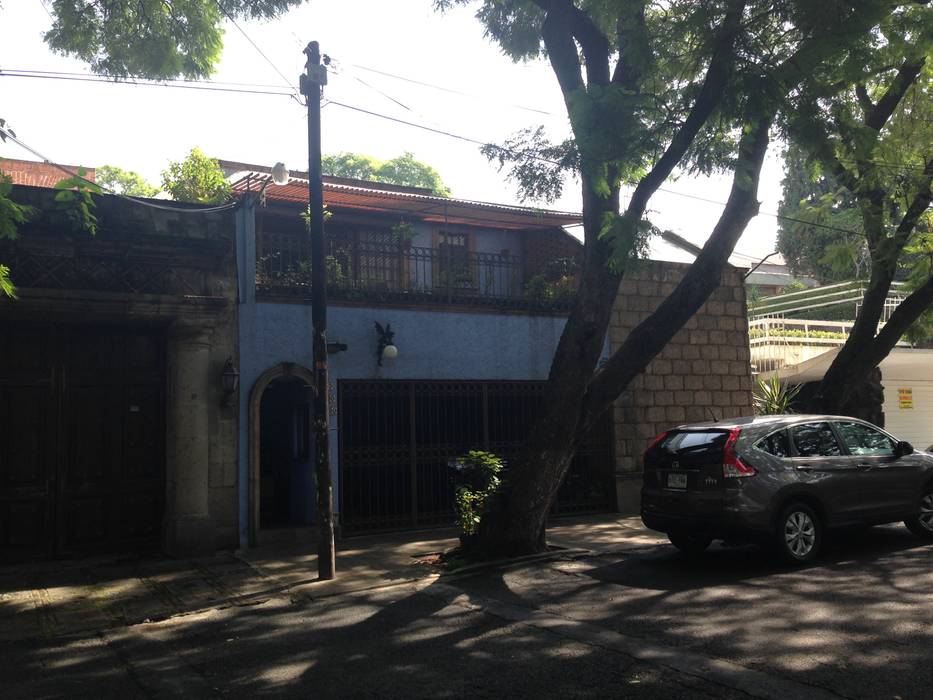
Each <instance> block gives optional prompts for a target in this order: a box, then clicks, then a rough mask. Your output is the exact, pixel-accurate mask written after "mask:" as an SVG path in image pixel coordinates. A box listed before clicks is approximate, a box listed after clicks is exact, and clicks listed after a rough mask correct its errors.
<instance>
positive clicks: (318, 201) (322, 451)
mask: <svg viewBox="0 0 933 700" xmlns="http://www.w3.org/2000/svg"><path fill="white" fill-rule="evenodd" d="M304 53H305V55H306V56H307V57H308V60H307V63H305V73H304V75H302V76H301V94H302V95H304V96H305V98H306V99H307V102H308V201H309V202H310V205H311V212H310V213H311V217H310V231H309V233H310V236H311V325H312V327H313V340H312V343H313V346H312V353H313V355H312V357H313V359H314V477H315V482H316V483H317V517H318V521H319V523H320V528H321V532H320V542H319V544H318V555H317V571H318V578H320V579H322V580H330V579H332V578H334V574H335V570H336V555H335V553H334V493H333V484H332V483H331V478H330V445H329V438H330V436H329V433H328V419H329V417H330V412H329V410H328V405H327V403H328V401H327V399H328V391H327V279H326V275H327V272H326V266H325V264H324V192H323V187H322V185H321V90H322V88H323V87H324V86H325V85H326V84H327V68H326V67H325V66H322V65H321V49H320V47H319V46H318V43H317V42H316V41H312V42H311V43H310V44H308V46H307V47H306V48H305V51H304Z"/></svg>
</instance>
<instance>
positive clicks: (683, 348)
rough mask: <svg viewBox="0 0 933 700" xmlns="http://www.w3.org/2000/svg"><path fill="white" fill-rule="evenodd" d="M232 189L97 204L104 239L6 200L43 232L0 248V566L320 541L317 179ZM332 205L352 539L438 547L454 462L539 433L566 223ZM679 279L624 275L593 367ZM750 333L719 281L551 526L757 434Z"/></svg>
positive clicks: (602, 443)
mask: <svg viewBox="0 0 933 700" xmlns="http://www.w3.org/2000/svg"><path fill="white" fill-rule="evenodd" d="M225 166H226V168H227V170H228V173H229V176H230V180H231V182H232V183H233V186H234V192H235V201H233V202H231V203H230V204H229V205H224V206H222V207H220V208H216V207H202V206H194V205H186V204H179V203H174V202H166V201H164V200H141V199H139V198H125V197H118V196H110V195H101V196H96V195H95V197H94V200H95V203H96V206H95V213H96V215H97V217H98V230H97V233H96V235H90V234H89V233H88V232H87V231H86V230H84V228H83V227H82V226H81V225H80V221H78V220H77V219H76V218H75V217H74V216H73V211H69V210H68V209H67V207H63V205H62V203H60V202H56V199H55V195H56V194H57V190H54V189H50V188H49V187H47V186H45V185H48V184H49V183H50V182H51V180H52V179H53V177H57V175H54V173H46V175H47V176H48V178H49V180H48V181H41V183H42V185H43V186H36V184H37V183H39V182H40V181H39V180H29V182H33V185H17V186H16V187H15V188H14V193H13V194H14V197H15V199H17V200H18V201H20V202H23V203H25V204H30V205H32V206H34V207H35V209H36V212H37V213H36V215H35V216H34V217H33V218H32V219H30V221H29V222H28V223H27V224H25V225H23V226H22V227H21V233H22V235H21V237H20V238H19V239H18V240H16V241H3V242H0V261H2V262H3V263H4V264H8V265H9V266H10V267H11V268H12V275H13V280H14V282H15V283H16V284H17V286H18V291H19V298H18V299H17V300H15V301H13V300H8V299H2V300H0V323H2V324H3V330H4V332H3V333H2V334H0V425H2V426H3V430H4V439H3V440H2V441H0V560H3V561H13V560H24V559H36V558H49V557H65V556H69V557H70V556H85V555H88V554H97V553H102V552H108V551H126V550H134V551H135V550H138V549H140V548H152V549H155V548H161V549H162V550H163V551H164V552H166V553H168V554H171V555H178V556H188V555H196V554H207V553H210V552H212V551H214V550H215V549H218V548H219V549H233V548H236V547H238V546H249V545H254V544H258V543H262V542H266V541H275V540H292V541H294V540H301V539H305V538H311V537H313V536H314V531H315V528H314V527H313V524H314V519H315V512H314V485H313V479H312V465H311V454H312V431H311V425H312V423H311V421H312V418H313V416H312V415H311V403H312V402H311V396H310V389H309V386H310V382H311V371H310V369H309V368H310V367H311V365H312V362H311V318H310V305H309V303H308V302H309V299H308V290H309V288H308V275H307V263H308V246H307V242H306V241H307V231H306V226H305V223H304V221H303V219H302V216H301V214H302V213H303V212H305V211H306V210H307V206H308V204H307V202H308V200H307V180H306V179H302V178H300V177H298V178H295V179H293V180H292V181H291V182H290V183H289V184H287V185H283V186H277V185H274V184H270V180H271V178H270V176H269V173H268V171H267V170H264V169H262V168H258V167H254V166H247V165H243V164H237V163H225ZM37 168H38V170H41V168H40V167H39V166H35V167H33V166H28V167H25V168H23V169H22V171H23V172H26V171H27V170H29V171H30V172H31V173H32V175H30V177H35V176H37V172H36V169H37ZM39 174H41V173H39ZM325 202H326V204H327V210H328V214H329V218H328V220H327V223H326V234H327V246H328V251H327V252H328V257H327V268H328V280H327V292H328V295H329V297H330V300H329V307H330V308H329V334H328V341H329V345H328V350H329V352H330V353H331V355H330V358H329V366H330V390H329V398H330V415H329V416H328V417H327V419H328V425H329V429H330V431H331V433H330V435H331V443H330V444H331V445H332V450H331V468H332V470H333V476H334V479H333V481H334V484H335V494H334V495H335V506H336V510H337V514H338V521H339V527H340V530H341V534H342V535H344V536H349V535H353V534H359V533H366V532H373V531H379V530H390V529H402V528H415V527H424V526H431V525H438V524H448V523H450V522H451V520H452V512H451V508H452V485H451V482H450V478H449V467H448V462H449V460H450V459H451V458H453V457H456V456H457V455H459V454H461V453H463V452H464V451H465V450H468V449H476V448H480V449H487V450H490V451H492V452H495V453H498V454H500V455H503V456H504V457H506V458H508V457H509V456H511V455H512V454H514V453H515V451H516V449H517V448H518V446H519V445H520V444H521V442H522V441H523V439H524V437H525V436H526V434H527V432H528V429H529V426H530V424H531V421H532V420H533V418H534V415H535V411H536V407H537V405H538V403H539V402H540V397H541V395H542V388H543V383H544V381H545V379H546V378H547V375H548V372H549V368H550V363H551V358H552V356H553V353H554V350H555V348H556V346H557V342H558V340H559V338H560V334H561V332H562V330H563V326H564V323H565V320H566V317H567V314H568V313H569V310H570V308H571V307H572V304H573V302H574V294H575V288H576V275H577V274H578V271H579V267H580V258H581V255H582V246H581V244H580V242H579V241H578V240H577V239H576V238H574V237H573V236H571V235H569V234H568V233H567V232H566V231H565V230H564V227H565V226H568V225H570V224H574V223H577V222H578V221H579V215H578V214H573V213H566V212H553V211H544V210H539V209H532V208H523V207H511V206H502V205H496V204H490V203H485V202H473V201H468V200H461V199H453V198H442V197H435V196H433V195H431V194H430V193H429V192H427V191H425V190H419V189H417V188H404V187H396V186H391V185H384V184H378V183H362V182H358V181H347V180H337V179H328V180H327V181H326V182H325ZM686 269H687V268H686V266H684V265H673V264H668V263H660V262H652V261H646V262H644V263H642V264H641V265H639V266H638V267H637V268H636V269H635V270H633V271H631V272H630V273H628V274H627V275H626V278H625V280H624V281H623V283H622V285H621V288H620V293H619V298H618V300H617V302H616V305H615V308H614V309H613V314H612V321H611V324H610V329H609V332H608V334H607V338H606V340H605V353H607V354H608V353H609V352H611V351H612V350H613V349H614V348H616V347H618V346H619V344H621V343H622V342H624V341H625V339H626V338H627V337H628V335H629V333H630V332H631V330H632V329H633V328H634V327H635V326H636V325H637V324H638V323H639V322H640V321H641V320H642V319H643V318H644V317H645V316H646V315H647V314H649V313H650V312H651V311H652V310H653V309H655V308H656V307H657V305H658V304H659V303H660V302H661V301H662V300H663V298H664V297H665V296H666V295H667V294H669V293H670V291H671V290H672V289H673V288H674V285H676V283H677V282H678V281H679V279H680V278H681V277H682V276H683V274H684V271H685V270H686ZM745 314H746V306H745V296H744V287H743V284H742V271H741V270H738V269H736V268H727V269H726V270H725V271H724V273H723V278H722V280H721V284H720V287H719V289H718V290H717V291H716V292H715V293H714V295H713V296H712V297H711V298H710V300H709V301H708V302H707V303H706V304H705V305H704V307H703V308H702V309H701V310H700V311H699V312H698V313H697V314H696V315H695V316H694V317H693V318H692V319H691V320H690V321H689V322H688V324H687V326H686V327H685V328H684V329H683V330H682V331H681V332H680V333H678V334H677V336H676V337H675V338H674V340H673V342H672V343H670V344H669V345H668V347H667V348H665V350H664V351H663V352H662V353H661V355H659V356H658V357H657V358H656V359H655V361H654V362H652V363H651V365H650V366H649V367H648V369H647V370H646V371H645V372H644V373H643V374H642V375H641V376H639V377H638V378H637V379H636V380H635V381H634V382H633V383H632V386H630V387H629V389H628V390H627V391H626V392H625V393H624V394H623V395H622V396H620V397H619V400H618V401H617V402H616V405H615V407H614V409H613V410H612V411H609V412H607V414H606V415H605V416H604V418H603V420H602V421H601V422H599V423H598V424H597V425H596V426H595V427H594V429H593V430H592V432H591V434H590V435H588V436H587V437H586V439H585V440H584V441H583V444H582V445H581V446H580V448H579V449H578V451H577V455H576V458H575V459H574V462H573V464H572V466H571V468H570V472H569V474H568V477H567V479H566V480H565V482H564V484H563V485H562V487H561V489H560V492H559V494H558V498H557V504H556V506H555V510H554V514H555V515H561V514H565V513H580V512H593V511H609V510H624V511H627V512H637V510H636V509H637V501H638V492H639V480H640V471H641V465H640V459H639V458H640V454H641V451H642V450H643V449H644V447H645V445H646V444H647V442H648V441H649V440H650V439H651V438H652V437H653V436H654V435H655V434H656V433H658V432H660V431H662V430H665V429H667V428H669V427H670V426H671V425H673V424H677V423H680V422H685V421H696V420H703V419H705V418H707V417H723V416H726V415H737V414H747V413H750V411H751V395H750V389H751V377H750V375H749V370H748V367H749V357H748V329H747V322H746V315H745ZM377 324H378V327H377ZM380 329H381V330H382V331H383V332H387V331H389V330H391V332H392V333H393V334H394V336H393V344H394V346H395V347H396V348H397V353H396V354H395V356H390V353H382V352H380V351H381V350H382V347H383V344H381V343H380V340H381V338H382V336H381V334H380Z"/></svg>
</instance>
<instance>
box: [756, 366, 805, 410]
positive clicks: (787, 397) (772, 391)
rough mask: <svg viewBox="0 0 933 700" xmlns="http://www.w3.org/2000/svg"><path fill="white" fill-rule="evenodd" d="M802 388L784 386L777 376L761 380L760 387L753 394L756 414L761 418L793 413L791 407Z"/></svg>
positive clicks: (759, 381) (794, 385)
mask: <svg viewBox="0 0 933 700" xmlns="http://www.w3.org/2000/svg"><path fill="white" fill-rule="evenodd" d="M799 393H800V386H799V385H797V384H782V383H781V380H780V379H778V378H777V377H776V376H772V377H770V378H769V379H759V380H758V387H757V389H756V390H755V391H754V392H753V393H752V399H753V400H754V402H755V413H756V414H757V415H759V416H773V415H777V414H781V413H793V411H792V410H791V405H792V404H793V403H794V399H796V398H797V394H799Z"/></svg>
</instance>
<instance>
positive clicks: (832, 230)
mask: <svg viewBox="0 0 933 700" xmlns="http://www.w3.org/2000/svg"><path fill="white" fill-rule="evenodd" d="M811 172H812V171H811V168H810V167H809V166H808V165H807V157H806V153H804V152H803V150H802V149H801V148H800V147H799V146H797V145H796V144H793V143H791V144H790V145H789V146H788V148H787V150H786V151H785V153H784V179H783V180H782V182H781V185H782V188H783V190H784V196H783V199H782V200H781V203H780V204H779V205H778V215H779V216H780V217H781V218H779V219H778V236H777V250H778V252H779V253H780V254H781V255H782V256H783V258H784V260H785V261H786V262H787V264H788V266H789V267H790V269H791V271H792V272H793V273H794V274H796V275H807V276H810V277H815V278H817V279H818V280H819V281H820V282H822V283H823V284H831V283H833V282H842V281H845V280H851V279H860V278H861V277H862V275H863V274H864V273H865V272H866V271H867V268H868V265H867V262H868V260H867V255H868V250H867V247H866V246H865V238H864V234H863V233H862V231H861V221H860V219H859V215H858V207H857V206H856V205H855V202H854V201H853V199H852V197H851V196H848V195H846V193H845V191H844V190H841V189H840V187H839V184H838V183H837V182H836V181H835V179H834V178H833V176H832V174H831V173H826V172H820V173H818V174H815V175H814V174H811Z"/></svg>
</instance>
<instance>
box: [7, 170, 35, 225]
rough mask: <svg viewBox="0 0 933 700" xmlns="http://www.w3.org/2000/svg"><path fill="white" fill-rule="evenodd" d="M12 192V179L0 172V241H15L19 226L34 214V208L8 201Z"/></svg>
mask: <svg viewBox="0 0 933 700" xmlns="http://www.w3.org/2000/svg"><path fill="white" fill-rule="evenodd" d="M12 190H13V179H12V178H11V177H10V176H9V175H4V174H3V171H2V170H0V239H3V238H7V239H10V240H15V239H16V238H17V237H18V235H19V233H18V227H19V225H20V224H22V223H25V222H26V220H27V219H29V217H30V216H32V215H33V214H35V213H36V210H35V208H34V207H30V206H28V205H25V204H17V203H16V202H14V201H13V200H12V199H10V192H11V191H12Z"/></svg>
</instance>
